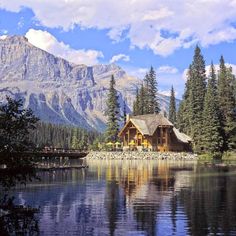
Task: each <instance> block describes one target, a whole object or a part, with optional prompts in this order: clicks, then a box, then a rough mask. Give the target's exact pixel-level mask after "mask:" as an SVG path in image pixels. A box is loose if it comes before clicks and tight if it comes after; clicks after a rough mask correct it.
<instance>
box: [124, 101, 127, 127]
mask: <svg viewBox="0 0 236 236" xmlns="http://www.w3.org/2000/svg"><path fill="white" fill-rule="evenodd" d="M126 116H127V114H126V99H124V104H123V124H124V125H125V124H126Z"/></svg>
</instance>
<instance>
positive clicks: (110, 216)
mask: <svg viewBox="0 0 236 236" xmlns="http://www.w3.org/2000/svg"><path fill="white" fill-rule="evenodd" d="M87 164H88V165H89V168H88V169H82V170H67V171H55V172H44V173H41V174H40V175H41V179H42V181H41V182H36V183H32V184H29V185H28V186H27V187H26V188H22V189H21V188H18V189H16V190H15V196H16V199H17V203H20V204H24V203H26V204H27V205H31V206H32V207H38V206H40V213H39V216H38V218H39V222H38V224H39V230H40V235H122V236H123V235H209V234H213V235H216V234H226V235H236V200H235V199H236V172H234V171H233V170H230V169H229V171H228V172H224V171H221V170H219V169H215V168H213V167H206V166H203V165H199V164H197V163H196V162H168V161H154V160H152V161H151V160H146V161H137V160H136V161H131V160H130V161H122V160H117V161H115V160H111V161H107V160H104V161H102V160H97V161H96V160H89V161H87Z"/></svg>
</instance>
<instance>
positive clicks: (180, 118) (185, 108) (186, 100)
mask: <svg viewBox="0 0 236 236" xmlns="http://www.w3.org/2000/svg"><path fill="white" fill-rule="evenodd" d="M191 81H192V66H191V65H190V66H189V69H188V73H187V81H186V83H185V91H184V95H183V100H182V101H181V103H180V105H179V109H178V112H177V127H178V128H179V129H180V131H181V132H184V133H186V134H188V135H190V136H191V126H190V110H191V108H190V90H191Z"/></svg>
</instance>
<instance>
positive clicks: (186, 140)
mask: <svg viewBox="0 0 236 236" xmlns="http://www.w3.org/2000/svg"><path fill="white" fill-rule="evenodd" d="M173 131H174V133H175V135H176V137H177V139H178V140H180V141H181V142H183V143H189V142H192V139H191V138H190V137H189V136H188V135H186V134H184V133H181V132H180V131H179V130H178V129H176V128H175V127H174V128H173Z"/></svg>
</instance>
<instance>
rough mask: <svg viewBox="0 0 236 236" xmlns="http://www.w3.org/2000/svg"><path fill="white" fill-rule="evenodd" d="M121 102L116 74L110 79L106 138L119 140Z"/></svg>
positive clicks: (113, 140)
mask: <svg viewBox="0 0 236 236" xmlns="http://www.w3.org/2000/svg"><path fill="white" fill-rule="evenodd" d="M119 108H120V106H119V102H118V95H117V91H116V89H115V79H114V76H113V75H112V76H111V80H110V88H109V94H108V99H107V116H108V121H107V130H106V140H107V141H112V142H115V141H117V140H118V133H119V119H120V111H119Z"/></svg>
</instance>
